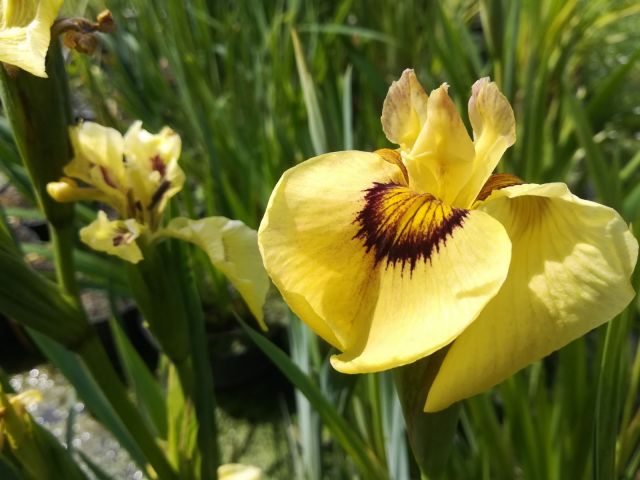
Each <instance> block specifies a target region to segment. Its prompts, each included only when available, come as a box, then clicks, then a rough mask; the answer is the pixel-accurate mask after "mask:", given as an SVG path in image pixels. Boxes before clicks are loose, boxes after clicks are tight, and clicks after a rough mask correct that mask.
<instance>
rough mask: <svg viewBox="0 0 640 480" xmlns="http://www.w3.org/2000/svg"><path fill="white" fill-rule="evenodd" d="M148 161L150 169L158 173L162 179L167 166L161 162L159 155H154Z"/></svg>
mask: <svg viewBox="0 0 640 480" xmlns="http://www.w3.org/2000/svg"><path fill="white" fill-rule="evenodd" d="M149 160H150V161H151V169H152V170H155V171H156V172H158V173H160V176H161V177H162V178H164V176H165V175H166V174H167V166H166V165H165V164H164V162H163V161H162V158H160V155H154V156H153V157H151V158H150V159H149Z"/></svg>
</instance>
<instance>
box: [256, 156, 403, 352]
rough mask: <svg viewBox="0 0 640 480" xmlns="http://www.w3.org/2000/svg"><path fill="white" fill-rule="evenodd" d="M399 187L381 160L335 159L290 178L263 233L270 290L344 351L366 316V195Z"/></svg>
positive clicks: (369, 264) (281, 185) (277, 192)
mask: <svg viewBox="0 0 640 480" xmlns="http://www.w3.org/2000/svg"><path fill="white" fill-rule="evenodd" d="M392 180H395V181H398V182H400V181H402V172H401V171H400V169H399V168H397V167H396V166H395V165H393V164H391V163H389V162H387V161H385V160H383V159H382V158H381V157H380V156H378V155H376V154H373V153H365V152H357V151H351V152H337V153H330V154H327V155H321V156H319V157H315V158H312V159H311V160H307V161H306V162H304V163H302V164H300V165H298V166H296V167H293V168H291V169H290V170H288V171H286V172H285V173H284V175H283V176H282V178H281V179H280V181H279V182H278V184H277V185H276V187H275V189H274V190H273V193H272V194H271V199H270V200H269V204H268V206H267V210H266V212H265V216H264V218H263V219H262V223H261V224H260V228H259V229H258V243H259V245H260V252H261V253H262V258H263V261H264V264H265V267H266V269H267V272H268V273H269V275H270V276H271V279H272V280H273V283H274V284H275V286H276V287H277V288H278V289H279V290H280V293H281V294H282V296H283V297H284V299H285V301H286V302H287V303H288V304H289V306H290V307H291V309H292V310H293V311H294V312H295V313H296V315H298V316H299V317H300V318H301V319H302V320H304V321H305V323H307V324H308V325H309V326H310V327H311V328H312V329H313V330H314V331H315V332H316V333H317V334H318V335H319V336H321V337H322V338H324V339H325V340H326V341H327V342H329V343H330V344H332V345H333V346H335V347H336V348H339V349H341V350H343V349H344V348H346V346H347V345H348V344H349V343H350V335H351V333H352V322H353V319H354V318H356V317H357V316H358V315H359V311H360V310H361V309H366V308H368V303H367V301H368V299H367V297H366V295H367V291H366V288H365V287H366V285H367V283H368V282H375V278H373V277H371V276H370V272H371V270H372V269H373V263H374V260H373V258H365V256H364V252H363V248H362V246H361V244H360V243H358V242H356V241H354V240H353V237H354V236H355V235H356V234H357V232H358V226H357V225H356V224H354V220H355V218H356V216H357V215H358V212H359V211H360V209H361V203H360V200H361V198H362V196H363V192H364V190H366V189H367V188H369V187H371V186H372V185H373V183H374V182H389V181H392Z"/></svg>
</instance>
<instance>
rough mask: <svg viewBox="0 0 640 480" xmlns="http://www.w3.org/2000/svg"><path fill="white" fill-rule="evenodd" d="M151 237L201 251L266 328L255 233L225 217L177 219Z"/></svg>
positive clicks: (264, 285) (265, 282) (262, 276)
mask: <svg viewBox="0 0 640 480" xmlns="http://www.w3.org/2000/svg"><path fill="white" fill-rule="evenodd" d="M155 235H156V236H157V237H160V236H166V237H173V238H178V239H181V240H184V241H187V242H191V243H193V244H194V245H197V246H198V247H200V248H201V249H202V250H204V251H205V252H206V254H207V256H208V257H209V260H210V261H211V263H212V264H213V266H215V267H216V268H217V269H218V270H220V271H221V272H222V273H223V274H224V275H225V276H226V277H227V279H228V280H229V282H231V284H232V285H233V286H234V287H236V289H237V290H238V292H239V293H240V295H241V296H242V298H243V299H244V301H245V302H247V305H248V306H249V309H250V310H251V313H252V314H253V315H254V316H255V317H256V319H257V320H258V323H259V324H260V326H261V327H262V329H263V330H266V329H267V326H266V325H265V323H264V317H263V313H262V306H263V305H264V301H265V298H266V296H267V291H268V290H269V279H268V278H267V274H266V272H265V271H264V269H263V268H262V261H261V260H260V252H259V251H258V242H257V239H256V232H255V230H252V229H251V228H249V227H247V226H246V225H245V224H244V223H242V222H240V221H238V220H229V219H228V218H225V217H208V218H203V219H200V220H190V219H188V218H182V217H179V218H174V219H173V220H171V222H169V224H168V225H167V227H166V228H164V229H162V230H159V231H158V232H156V234H155Z"/></svg>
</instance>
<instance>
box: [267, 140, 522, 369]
mask: <svg viewBox="0 0 640 480" xmlns="http://www.w3.org/2000/svg"><path fill="white" fill-rule="evenodd" d="M259 242H260V248H261V251H262V254H263V259H264V262H265V266H266V268H267V271H268V273H269V274H270V275H271V278H272V279H273V281H274V283H275V285H276V286H277V287H278V288H279V290H280V291H281V293H282V295H283V297H284V298H285V300H286V301H287V303H289V305H290V306H291V307H292V309H293V310H294V312H295V313H296V314H297V315H298V316H299V317H300V318H301V319H302V320H303V321H305V322H306V323H307V324H309V325H310V326H311V327H312V328H313V329H314V330H315V331H316V332H317V333H318V334H320V335H321V336H322V337H323V338H325V339H326V340H327V341H329V342H330V343H332V344H333V345H335V346H336V347H337V348H339V349H340V350H341V351H342V352H343V353H342V354H341V355H339V356H336V357H334V358H333V359H332V363H333V365H334V366H335V367H336V368H337V369H338V370H341V371H343V372H347V373H359V372H367V371H375V370H383V369H387V368H393V367H395V366H398V365H402V364H405V363H409V362H411V361H414V360H416V359H418V358H421V357H423V356H425V355H428V354H429V353H431V352H433V351H435V350H437V349H438V348H440V347H442V346H443V345H446V344H447V343H449V342H450V341H451V340H452V339H453V338H455V336H456V335H458V334H459V333H460V332H461V331H462V330H463V329H464V328H465V327H466V326H467V325H468V324H469V323H470V322H471V321H473V319H474V318H475V317H476V316H477V315H478V314H479V312H480V311H481V310H482V307H483V306H484V305H485V304H486V303H487V302H488V300H489V299H490V298H491V296H492V295H494V294H495V293H496V292H497V291H498V289H499V288H500V285H501V283H502V281H503V280H504V278H505V276H506V273H507V269H508V264H509V253H510V245H509V239H508V237H507V235H506V233H505V231H504V229H503V228H502V226H501V225H500V224H499V222H496V221H494V220H493V219H491V217H489V216H488V215H486V214H484V213H482V212H471V211H466V210H461V209H456V208H453V207H451V206H448V205H446V204H445V203H443V202H441V201H440V200H439V199H437V198H435V197H434V196H433V195H430V194H426V193H419V192H415V191H412V190H410V189H409V188H407V185H406V182H405V180H404V176H403V174H402V171H401V169H400V168H398V167H397V166H395V165H394V164H392V163H390V162H387V161H385V160H384V159H383V158H381V157H380V156H379V155H376V154H370V153H364V152H337V153H333V154H328V155H323V156H320V157H316V158H314V159H311V160H309V161H307V162H304V163H303V164H301V165H298V166H297V167H294V168H293V169H291V170H289V171H288V172H286V173H285V175H284V176H283V177H282V179H281V180H280V182H279V184H278V185H277V186H276V189H275V190H274V192H273V194H272V197H271V200H270V202H269V206H268V208H267V213H266V215H265V219H264V220H263V223H262V224H261V226H260V229H259ZM478 265H480V267H478Z"/></svg>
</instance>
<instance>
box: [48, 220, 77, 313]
mask: <svg viewBox="0 0 640 480" xmlns="http://www.w3.org/2000/svg"><path fill="white" fill-rule="evenodd" d="M49 227H50V235H51V244H52V246H53V253H54V259H55V269H56V279H57V281H58V285H60V286H61V287H62V289H63V291H64V292H65V293H66V294H68V295H70V296H71V297H73V298H74V299H75V300H76V301H79V299H78V295H79V291H78V283H77V282H76V277H75V269H74V267H73V244H74V235H75V231H74V229H73V226H72V225H71V224H65V225H54V224H50V225H49Z"/></svg>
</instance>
